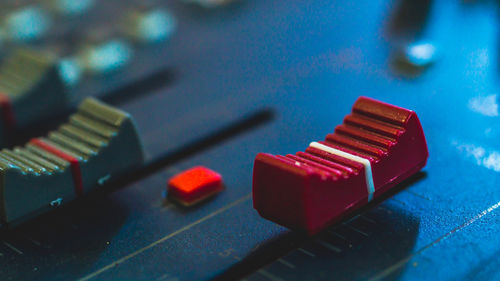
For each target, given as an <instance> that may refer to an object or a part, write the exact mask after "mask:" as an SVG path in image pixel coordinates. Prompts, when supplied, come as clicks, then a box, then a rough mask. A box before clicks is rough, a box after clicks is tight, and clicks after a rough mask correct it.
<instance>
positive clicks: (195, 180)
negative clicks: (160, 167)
mask: <svg viewBox="0 0 500 281" xmlns="http://www.w3.org/2000/svg"><path fill="white" fill-rule="evenodd" d="M222 189H223V184H222V176H221V175H220V174H218V173H216V172H214V171H212V170H210V169H208V168H205V167H202V166H197V167H194V168H191V169H189V170H186V171H184V172H182V173H180V174H178V175H176V176H175V177H173V178H171V179H170V180H169V181H168V196H169V197H170V198H172V199H174V200H176V201H178V202H179V203H181V204H182V205H184V206H191V205H193V204H196V203H198V202H200V201H203V200H205V199H207V198H208V197H210V196H212V195H215V194H216V193H218V192H219V191H221V190H222Z"/></svg>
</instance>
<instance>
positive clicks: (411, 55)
mask: <svg viewBox="0 0 500 281" xmlns="http://www.w3.org/2000/svg"><path fill="white" fill-rule="evenodd" d="M435 56H436V47H435V46H434V45H432V44H430V43H417V44H412V45H409V46H408V47H407V49H406V57H407V60H408V62H410V63H411V64H413V65H415V66H426V65H429V64H431V63H433V62H434V59H435Z"/></svg>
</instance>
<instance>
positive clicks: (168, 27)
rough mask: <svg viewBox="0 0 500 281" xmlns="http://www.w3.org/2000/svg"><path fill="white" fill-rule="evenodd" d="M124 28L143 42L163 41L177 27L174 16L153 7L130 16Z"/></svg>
mask: <svg viewBox="0 0 500 281" xmlns="http://www.w3.org/2000/svg"><path fill="white" fill-rule="evenodd" d="M128 25H129V26H127V27H126V28H127V29H129V33H131V34H132V35H133V36H134V37H135V38H136V39H138V40H140V41H144V42H159V41H164V40H166V39H168V38H170V36H172V34H173V33H174V31H175V29H176V28H177V22H176V20H175V17H174V16H173V15H172V14H171V13H170V12H169V11H167V10H164V9H154V10H151V11H147V12H139V13H137V14H134V15H132V16H131V20H130V21H128Z"/></svg>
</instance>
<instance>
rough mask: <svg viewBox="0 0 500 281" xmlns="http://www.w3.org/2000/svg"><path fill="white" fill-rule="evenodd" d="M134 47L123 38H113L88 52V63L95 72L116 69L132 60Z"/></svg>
mask: <svg viewBox="0 0 500 281" xmlns="http://www.w3.org/2000/svg"><path fill="white" fill-rule="evenodd" d="M132 53H133V51H132V48H131V47H130V46H129V44H127V43H126V42H124V41H122V40H112V41H108V42H107V43H104V44H102V45H99V46H96V47H94V48H92V49H90V51H88V52H87V54H86V64H87V67H88V68H89V70H91V71H93V72H110V71H115V70H118V69H120V68H122V67H123V66H125V65H126V64H128V63H129V62H130V59H131V58H132Z"/></svg>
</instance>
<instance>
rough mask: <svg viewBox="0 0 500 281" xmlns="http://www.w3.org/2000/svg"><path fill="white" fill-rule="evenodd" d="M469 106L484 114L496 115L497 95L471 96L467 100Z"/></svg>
mask: <svg viewBox="0 0 500 281" xmlns="http://www.w3.org/2000/svg"><path fill="white" fill-rule="evenodd" d="M469 108H470V110H472V111H474V112H477V113H481V114H482V115H484V116H490V117H494V116H498V103H497V95H490V96H486V97H475V98H472V99H470V100H469Z"/></svg>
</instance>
